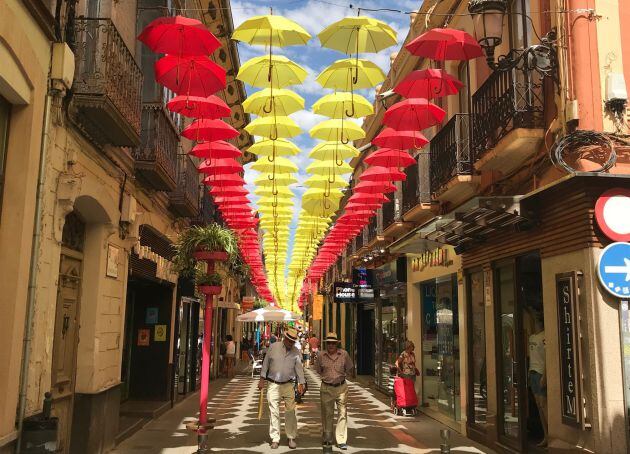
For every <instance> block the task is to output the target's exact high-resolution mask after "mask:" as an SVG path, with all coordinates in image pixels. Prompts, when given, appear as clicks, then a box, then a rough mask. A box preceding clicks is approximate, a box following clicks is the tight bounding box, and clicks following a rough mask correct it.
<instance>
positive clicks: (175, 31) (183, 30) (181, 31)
mask: <svg viewBox="0 0 630 454" xmlns="http://www.w3.org/2000/svg"><path fill="white" fill-rule="evenodd" d="M138 39H139V40H140V41H142V42H143V43H144V44H146V45H147V46H148V47H149V49H151V50H152V51H153V52H155V53H156V54H171V55H210V54H212V53H213V52H214V51H215V50H217V49H218V48H219V47H221V42H220V41H219V40H218V39H217V38H216V37H215V36H214V35H213V34H212V33H210V32H209V31H208V29H207V28H206V26H205V24H203V23H202V22H201V21H198V20H197V19H190V18H188V17H183V16H173V17H158V18H157V19H155V20H154V21H152V22H151V23H150V24H149V25H147V26H146V27H145V28H144V30H142V33H140V35H139V36H138Z"/></svg>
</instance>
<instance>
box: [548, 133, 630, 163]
mask: <svg viewBox="0 0 630 454" xmlns="http://www.w3.org/2000/svg"><path fill="white" fill-rule="evenodd" d="M628 137H629V136H623V135H620V134H611V133H606V132H598V131H585V130H577V131H573V132H571V133H569V134H567V135H566V136H564V137H562V138H561V139H559V140H557V141H556V143H555V144H554V145H553V146H552V147H551V151H550V157H551V161H552V162H553V164H554V165H555V166H557V167H561V168H563V169H564V170H566V171H567V172H568V173H575V172H577V170H576V169H574V168H573V167H572V166H571V165H570V164H569V163H567V161H566V158H567V157H569V156H571V157H572V158H573V159H575V160H576V161H577V160H578V159H580V158H581V157H584V156H585V155H591V156H593V157H595V158H598V161H599V160H603V159H602V158H603V156H602V155H599V154H600V153H603V152H605V151H606V150H608V157H607V159H606V160H605V162H604V163H603V164H602V165H601V167H600V168H599V169H594V170H590V171H591V172H597V173H600V172H606V171H608V170H610V169H611V168H612V167H613V166H614V165H615V163H616V162H617V152H616V148H615V144H619V145H630V140H628Z"/></svg>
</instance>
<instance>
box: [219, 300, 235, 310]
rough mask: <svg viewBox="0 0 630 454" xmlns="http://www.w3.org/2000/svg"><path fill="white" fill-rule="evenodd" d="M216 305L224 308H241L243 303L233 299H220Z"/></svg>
mask: <svg viewBox="0 0 630 454" xmlns="http://www.w3.org/2000/svg"><path fill="white" fill-rule="evenodd" d="M215 307H220V308H223V309H238V310H240V309H241V305H240V304H238V303H234V302H232V301H218V302H217V303H216V305H215Z"/></svg>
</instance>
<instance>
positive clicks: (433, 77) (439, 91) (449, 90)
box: [394, 68, 464, 99]
mask: <svg viewBox="0 0 630 454" xmlns="http://www.w3.org/2000/svg"><path fill="white" fill-rule="evenodd" d="M463 86H464V84H463V83H462V82H460V81H459V80H458V79H456V78H455V77H453V76H451V75H450V74H449V73H447V72H446V71H444V70H443V69H432V68H429V69H418V70H416V71H412V72H410V73H409V74H407V76H406V77H405V78H404V79H403V80H402V81H401V82H399V83H398V85H396V86H395V87H394V91H395V92H396V93H398V94H399V95H401V96H404V97H405V98H425V99H434V98H442V97H444V96H448V95H455V94H457V92H458V91H459V90H460V89H461V88H462V87H463Z"/></svg>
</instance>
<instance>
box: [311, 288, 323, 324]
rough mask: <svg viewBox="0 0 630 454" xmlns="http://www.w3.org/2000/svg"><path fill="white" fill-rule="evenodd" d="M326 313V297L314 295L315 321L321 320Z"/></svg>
mask: <svg viewBox="0 0 630 454" xmlns="http://www.w3.org/2000/svg"><path fill="white" fill-rule="evenodd" d="M323 311H324V295H319V294H315V295H313V320H321V319H322V314H323Z"/></svg>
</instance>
